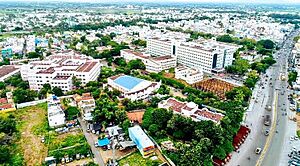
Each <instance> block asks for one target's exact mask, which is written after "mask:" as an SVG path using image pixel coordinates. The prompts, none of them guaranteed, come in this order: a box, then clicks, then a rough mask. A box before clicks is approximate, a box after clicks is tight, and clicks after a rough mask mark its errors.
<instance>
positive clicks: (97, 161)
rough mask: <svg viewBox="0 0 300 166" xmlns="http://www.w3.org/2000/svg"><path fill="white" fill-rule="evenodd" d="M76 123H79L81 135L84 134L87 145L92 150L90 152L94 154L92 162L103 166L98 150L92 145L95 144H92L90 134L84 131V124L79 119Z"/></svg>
mask: <svg viewBox="0 0 300 166" xmlns="http://www.w3.org/2000/svg"><path fill="white" fill-rule="evenodd" d="M78 121H79V123H80V125H81V128H82V130H83V134H84V136H85V138H86V140H87V142H88V143H89V145H90V147H91V150H92V152H93V154H94V162H96V163H97V164H98V165H100V166H104V165H105V164H104V161H103V159H102V156H101V154H100V152H99V150H98V149H97V148H96V147H95V145H94V143H95V142H94V140H93V138H92V136H91V133H88V132H87V131H86V129H87V128H86V127H87V125H86V123H85V122H84V121H83V120H82V119H81V118H78Z"/></svg>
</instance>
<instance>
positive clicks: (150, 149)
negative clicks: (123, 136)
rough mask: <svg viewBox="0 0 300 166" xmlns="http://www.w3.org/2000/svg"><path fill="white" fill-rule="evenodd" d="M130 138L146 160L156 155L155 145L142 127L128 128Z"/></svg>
mask: <svg viewBox="0 0 300 166" xmlns="http://www.w3.org/2000/svg"><path fill="white" fill-rule="evenodd" d="M128 133H129V138H130V139H131V140H132V141H133V142H134V143H135V144H136V147H137V149H138V150H139V151H140V153H141V154H142V156H143V157H144V158H146V157H149V156H151V155H152V154H153V153H154V150H155V145H154V143H153V142H152V141H151V140H150V138H149V137H148V136H147V135H146V133H145V132H144V131H143V130H142V128H141V127H140V126H134V127H130V128H128Z"/></svg>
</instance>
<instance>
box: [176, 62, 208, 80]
mask: <svg viewBox="0 0 300 166" xmlns="http://www.w3.org/2000/svg"><path fill="white" fill-rule="evenodd" d="M175 78H176V79H182V80H184V81H185V82H187V83H188V84H194V83H196V82H199V81H201V80H203V72H202V71H201V70H198V69H192V68H189V67H186V66H182V65H180V66H178V67H176V68H175Z"/></svg>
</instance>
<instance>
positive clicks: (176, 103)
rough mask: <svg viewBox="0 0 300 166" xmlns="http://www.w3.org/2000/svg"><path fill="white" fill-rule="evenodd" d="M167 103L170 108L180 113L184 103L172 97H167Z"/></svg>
mask: <svg viewBox="0 0 300 166" xmlns="http://www.w3.org/2000/svg"><path fill="white" fill-rule="evenodd" d="M167 103H168V105H170V108H171V109H172V110H173V111H176V112H178V113H181V108H183V107H184V106H185V103H181V102H179V101H177V100H175V99H173V98H169V99H168V100H167Z"/></svg>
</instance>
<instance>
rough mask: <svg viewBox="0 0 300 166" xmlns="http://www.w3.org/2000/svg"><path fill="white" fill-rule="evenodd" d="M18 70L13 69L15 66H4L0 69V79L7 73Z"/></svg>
mask: <svg viewBox="0 0 300 166" xmlns="http://www.w3.org/2000/svg"><path fill="white" fill-rule="evenodd" d="M16 70H18V69H17V68H15V66H12V65H6V66H2V67H1V68H0V77H3V76H5V75H7V74H9V73H12V72H14V71H16Z"/></svg>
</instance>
